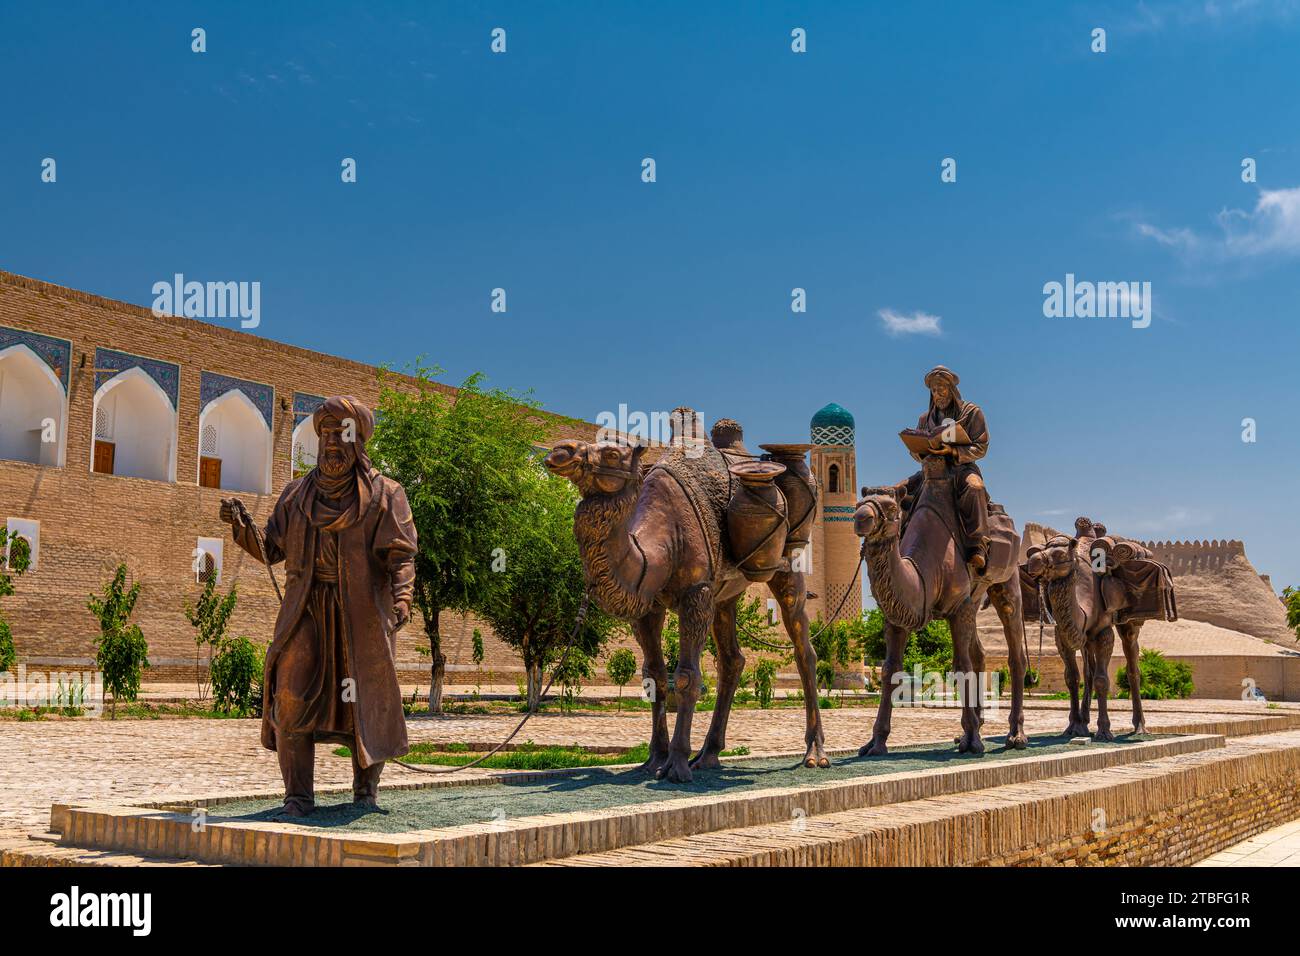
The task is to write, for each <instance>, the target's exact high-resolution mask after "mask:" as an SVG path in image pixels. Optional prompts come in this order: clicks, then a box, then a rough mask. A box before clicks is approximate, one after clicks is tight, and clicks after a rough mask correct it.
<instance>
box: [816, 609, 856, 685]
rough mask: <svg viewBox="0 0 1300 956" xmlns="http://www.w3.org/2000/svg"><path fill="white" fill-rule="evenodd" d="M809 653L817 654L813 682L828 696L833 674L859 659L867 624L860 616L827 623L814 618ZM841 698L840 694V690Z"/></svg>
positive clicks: (833, 677) (833, 678)
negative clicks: (823, 688) (815, 673)
mask: <svg viewBox="0 0 1300 956" xmlns="http://www.w3.org/2000/svg"><path fill="white" fill-rule="evenodd" d="M811 633H812V645H813V650H814V651H815V652H816V654H817V683H818V685H819V686H822V687H825V688H826V693H827V695H828V696H829V694H830V691H831V688H832V687H833V686H834V684H835V675H836V674H840V673H843V672H844V671H845V670H847V669H848V668H849V666H850V665H851V664H853V662H854V661H858V660H861V659H862V654H863V648H864V647H865V646H866V641H867V624H866V620H865V619H864V618H863V617H856V618H838V619H836V620H834V621H831V622H830V623H829V624H826V623H823V622H822V620H821V618H818V619H817V620H816V621H814V622H813V623H812V625H811ZM840 696H841V697H843V696H844V691H843V690H841V691H840Z"/></svg>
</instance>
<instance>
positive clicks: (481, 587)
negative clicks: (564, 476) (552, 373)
mask: <svg viewBox="0 0 1300 956" xmlns="http://www.w3.org/2000/svg"><path fill="white" fill-rule="evenodd" d="M412 374H413V376H414V377H415V378H416V379H417V380H418V387H417V388H416V389H415V390H414V391H409V390H403V389H400V388H397V387H394V386H392V385H390V384H389V378H390V377H389V376H388V375H387V374H386V372H385V371H384V370H381V371H380V385H381V390H380V397H379V403H378V409H377V412H378V414H377V416H376V418H377V423H376V426H375V434H374V436H373V437H372V438H371V439H370V442H369V443H368V446H367V447H368V450H369V452H370V455H371V458H372V459H373V460H374V462H375V465H376V466H377V467H378V468H379V469H380V471H382V472H383V473H384V474H386V475H388V476H389V477H391V478H393V479H395V480H397V481H398V482H400V483H401V484H402V486H403V487H404V488H405V489H406V497H407V500H408V501H409V502H410V505H411V513H412V515H413V517H414V521H415V528H416V532H417V534H418V535H419V550H418V551H417V553H416V556H415V606H416V607H417V608H418V609H419V611H420V614H421V616H422V617H423V618H424V632H425V637H426V638H427V639H428V641H429V653H430V656H431V661H432V663H431V680H430V687H429V709H430V711H432V712H434V713H437V712H440V711H441V710H442V691H443V679H444V676H445V673H446V665H447V658H446V655H444V654H443V650H442V632H441V630H440V624H441V618H442V614H443V612H444V611H477V610H478V609H479V608H481V607H482V606H484V605H485V604H487V603H488V598H489V594H490V592H491V591H492V590H493V589H494V588H496V587H498V586H499V585H500V575H498V574H495V573H493V570H492V567H493V564H494V563H499V558H500V556H501V553H502V552H501V549H502V547H503V542H504V541H505V539H506V537H507V534H508V532H509V530H510V525H511V522H512V520H513V518H514V513H515V501H516V498H517V496H518V492H519V476H520V475H521V473H524V472H525V471H527V470H528V469H529V468H532V467H533V463H532V460H531V459H532V456H533V454H534V449H535V448H536V447H537V446H538V445H539V444H540V443H541V442H542V441H544V440H545V434H546V429H545V427H544V426H543V424H542V421H541V419H540V417H539V415H538V413H537V410H538V406H537V405H536V403H535V402H533V401H531V400H530V399H528V398H527V397H526V396H519V395H515V394H512V393H509V392H504V391H500V390H489V389H485V388H483V387H482V375H481V374H478V373H476V374H474V375H471V376H470V377H469V378H467V379H466V380H465V382H464V383H463V384H462V385H461V387H460V390H459V392H457V393H456V394H455V395H454V396H453V395H451V394H449V393H450V391H451V390H450V389H447V388H445V387H443V386H441V385H439V384H438V383H437V382H435V381H434V378H435V376H436V375H438V374H440V371H439V370H438V369H433V368H430V367H427V366H425V365H423V364H422V363H421V362H419V361H417V362H416V364H415V368H414V371H413V373H412Z"/></svg>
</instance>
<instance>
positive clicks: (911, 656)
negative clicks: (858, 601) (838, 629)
mask: <svg viewBox="0 0 1300 956" xmlns="http://www.w3.org/2000/svg"><path fill="white" fill-rule="evenodd" d="M861 646H862V648H863V650H864V651H865V654H866V659H867V660H868V661H870V662H873V663H874V662H883V661H884V659H885V651H886V648H885V617H884V615H883V614H881V613H880V609H879V608H873V609H872V610H870V611H868V612H867V613H866V614H864V615H863V618H862V645H861ZM952 656H953V649H952V632H951V631H950V630H949V629H948V622H947V621H938V620H936V621H931V622H930V623H928V624H926V625H925V627H923V628H921V630H919V631H915V632H913V633H912V634H911V636H909V637H908V639H907V648H906V649H905V650H904V651H903V668H902V669H903V670H904V671H911V670H912V668H913V666H914V665H917V664H919V665H920V666H921V671H922V673H930V672H932V671H933V672H937V673H941V674H946V673H947V672H948V671H951V670H952ZM887 681H888V677H886V682H887Z"/></svg>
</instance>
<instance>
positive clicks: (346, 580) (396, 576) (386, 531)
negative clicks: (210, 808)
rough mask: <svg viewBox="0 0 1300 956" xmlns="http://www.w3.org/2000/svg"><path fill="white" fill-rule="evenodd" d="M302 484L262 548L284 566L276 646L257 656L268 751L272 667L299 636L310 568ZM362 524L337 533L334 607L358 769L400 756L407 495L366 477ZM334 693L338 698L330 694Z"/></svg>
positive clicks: (410, 551)
mask: <svg viewBox="0 0 1300 956" xmlns="http://www.w3.org/2000/svg"><path fill="white" fill-rule="evenodd" d="M309 477H310V476H303V477H302V478H298V479H295V480H294V481H292V482H290V483H289V484H288V485H287V486H286V487H285V489H284V491H283V492H282V493H281V495H280V500H279V501H277V502H276V505H275V509H274V511H273V512H272V514H271V520H270V521H269V522H267V525H266V530H265V531H264V532H263V538H264V540H265V541H266V550H267V551H268V552H269V557H270V560H271V563H272V564H276V563H278V562H280V561H282V560H283V561H284V565H285V574H286V581H285V585H284V603H283V604H281V606H280V613H279V616H278V617H277V618H276V621H275V639H274V640H273V641H272V642H271V646H270V647H269V648H268V649H267V652H266V670H265V672H264V678H265V679H264V681H263V697H262V746H264V747H266V748H267V749H268V750H275V749H276V748H275V727H274V725H273V723H272V706H271V705H272V701H273V699H274V697H275V672H276V663H277V661H278V660H279V658H280V655H281V653H282V652H283V651H284V649H285V647H286V646H288V643H289V642H290V641H292V640H294V639H295V637H296V635H297V634H298V633H299V628H298V623H299V621H300V620H301V618H302V616H303V614H304V613H306V607H307V598H308V596H309V595H310V594H311V587H312V573H313V569H314V566H315V562H314V559H315V554H316V534H317V529H316V528H315V527H314V526H313V525H312V523H311V518H310V514H311V506H312V495H313V493H314V488H315V483H314V482H313V481H310V480H309ZM369 478H370V483H371V484H370V489H371V495H370V504H369V506H368V507H367V508H366V512H365V514H363V515H361V516H360V517H359V519H358V520H357V521H356V522H354V523H353V524H352V525H351V526H350V527H348V528H344V529H343V530H342V531H340V532H338V555H339V583H338V587H339V603H340V604H341V605H342V608H343V623H344V629H345V636H346V642H347V645H346V646H347V652H348V663H349V665H350V676H351V677H352V678H353V680H355V681H356V704H355V707H354V709H353V714H354V717H355V725H356V738H357V739H356V744H357V756H358V759H359V761H360V763H361V766H362V767H368V766H370V765H371V764H375V763H379V762H380V761H382V760H388V759H390V758H392V757H400V756H401V755H402V754H404V753H406V752H407V750H408V746H407V741H406V718H405V715H404V714H403V712H402V692H401V688H400V687H399V686H398V683H397V668H396V664H395V661H396V657H397V634H396V632H395V631H394V629H393V625H394V623H395V620H394V612H393V606H394V605H395V604H396V603H398V602H402V603H405V604H406V606H407V607H408V608H409V607H410V603H411V595H412V593H413V591H414V586H415V548H416V535H415V524H414V522H413V521H412V518H411V507H410V505H409V504H407V501H406V492H405V491H403V490H402V486H401V485H399V484H398V483H397V482H395V481H393V480H392V479H391V478H385V477H384V476H382V475H380V474H379V473H378V472H377V471H372V472H371V473H370V476H369ZM234 537H235V541H236V542H237V543H238V544H239V545H240V547H242V548H243V549H244V550H246V551H248V552H249V553H250V554H252V555H253V556H254V557H255V558H258V559H259V560H260V559H261V555H260V553H259V551H258V548H257V544H256V542H255V541H254V540H253V535H252V533H251V532H250V531H249V529H248V528H246V527H244V526H242V525H239V526H236V527H235V529H234ZM335 693H342V688H337V689H336V690H335Z"/></svg>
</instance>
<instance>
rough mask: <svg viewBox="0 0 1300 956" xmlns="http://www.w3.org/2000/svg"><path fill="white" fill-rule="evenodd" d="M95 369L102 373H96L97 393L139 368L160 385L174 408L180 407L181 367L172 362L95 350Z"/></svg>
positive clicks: (109, 350) (107, 350)
mask: <svg viewBox="0 0 1300 956" xmlns="http://www.w3.org/2000/svg"><path fill="white" fill-rule="evenodd" d="M95 368H96V369H100V370H101V371H97V372H95V391H99V389H100V386H102V385H103V384H104V383H105V382H107V381H109V380H110V379H112V378H113V377H114V376H116V375H120V374H121V373H122V372H125V371H126V370H127V369H130V368H138V369H139V370H140V371H142V372H144V373H145V374H146V375H148V376H149V377H150V378H151V379H153V380H154V381H155V382H157V383H158V387H159V388H161V389H162V390H163V392H164V393H166V395H167V398H168V400H170V401H171V403H172V408H177V407H178V406H179V401H178V399H179V396H180V390H181V367H180V366H179V365H173V364H172V363H171V362H160V361H158V360H157V359H151V358H143V357H142V356H139V355H131V354H130V353H129V352H117V351H114V350H113V349H99V348H97V349H95Z"/></svg>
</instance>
